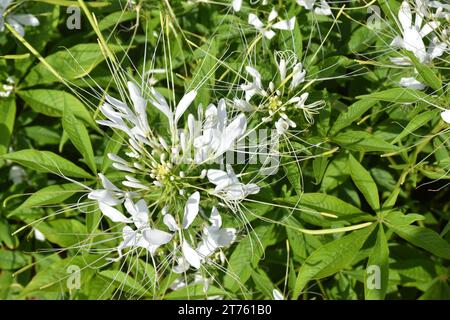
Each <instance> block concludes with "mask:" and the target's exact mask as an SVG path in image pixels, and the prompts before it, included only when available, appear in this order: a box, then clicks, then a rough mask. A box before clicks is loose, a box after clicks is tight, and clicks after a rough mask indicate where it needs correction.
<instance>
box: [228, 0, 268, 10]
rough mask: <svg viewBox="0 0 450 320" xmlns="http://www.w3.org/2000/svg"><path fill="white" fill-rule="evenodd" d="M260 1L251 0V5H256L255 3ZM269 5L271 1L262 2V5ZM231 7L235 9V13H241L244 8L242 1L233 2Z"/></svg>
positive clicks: (264, 0) (233, 0)
mask: <svg viewBox="0 0 450 320" xmlns="http://www.w3.org/2000/svg"><path fill="white" fill-rule="evenodd" d="M258 2H259V1H256V2H255V1H254V0H251V1H250V4H254V3H258ZM268 3H269V0H262V1H261V5H263V6H266V5H267V4H268ZM231 6H232V7H233V11H234V12H239V11H241V8H242V0H232V2H231Z"/></svg>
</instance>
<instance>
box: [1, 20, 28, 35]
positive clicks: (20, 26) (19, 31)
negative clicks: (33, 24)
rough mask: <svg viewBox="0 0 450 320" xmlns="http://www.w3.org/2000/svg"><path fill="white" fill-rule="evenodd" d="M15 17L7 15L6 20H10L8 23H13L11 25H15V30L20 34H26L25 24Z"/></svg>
mask: <svg viewBox="0 0 450 320" xmlns="http://www.w3.org/2000/svg"><path fill="white" fill-rule="evenodd" d="M13 17H14V16H7V17H6V22H8V23H9V24H10V25H11V27H13V28H14V30H16V31H17V33H18V34H19V35H20V36H22V37H23V36H24V35H25V29H24V28H23V26H22V25H21V24H20V23H19V22H18V21H16V20H15V19H14V18H13Z"/></svg>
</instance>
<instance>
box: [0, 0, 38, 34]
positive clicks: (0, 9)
mask: <svg viewBox="0 0 450 320" xmlns="http://www.w3.org/2000/svg"><path fill="white" fill-rule="evenodd" d="M11 2H12V0H0V32H2V31H4V30H5V22H6V23H8V24H10V25H11V26H12V27H13V28H14V30H16V31H17V33H18V34H20V35H21V36H22V37H23V36H24V35H25V28H24V26H32V27H36V26H38V25H39V20H38V18H36V17H35V16H33V15H32V14H13V13H8V14H6V15H5V13H6V11H7V9H8V6H9V5H10V4H11Z"/></svg>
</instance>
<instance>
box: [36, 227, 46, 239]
mask: <svg viewBox="0 0 450 320" xmlns="http://www.w3.org/2000/svg"><path fill="white" fill-rule="evenodd" d="M33 233H34V238H35V239H36V240H37V241H41V242H43V241H45V236H44V234H43V233H42V232H40V231H39V230H38V229H36V228H33Z"/></svg>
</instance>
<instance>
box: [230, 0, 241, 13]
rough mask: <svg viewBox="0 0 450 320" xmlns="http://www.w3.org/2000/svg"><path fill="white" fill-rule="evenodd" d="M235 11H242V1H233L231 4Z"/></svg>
mask: <svg viewBox="0 0 450 320" xmlns="http://www.w3.org/2000/svg"><path fill="white" fill-rule="evenodd" d="M231 5H232V7H233V10H234V11H235V12H239V11H241V7H242V0H233V1H232V3H231Z"/></svg>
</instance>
